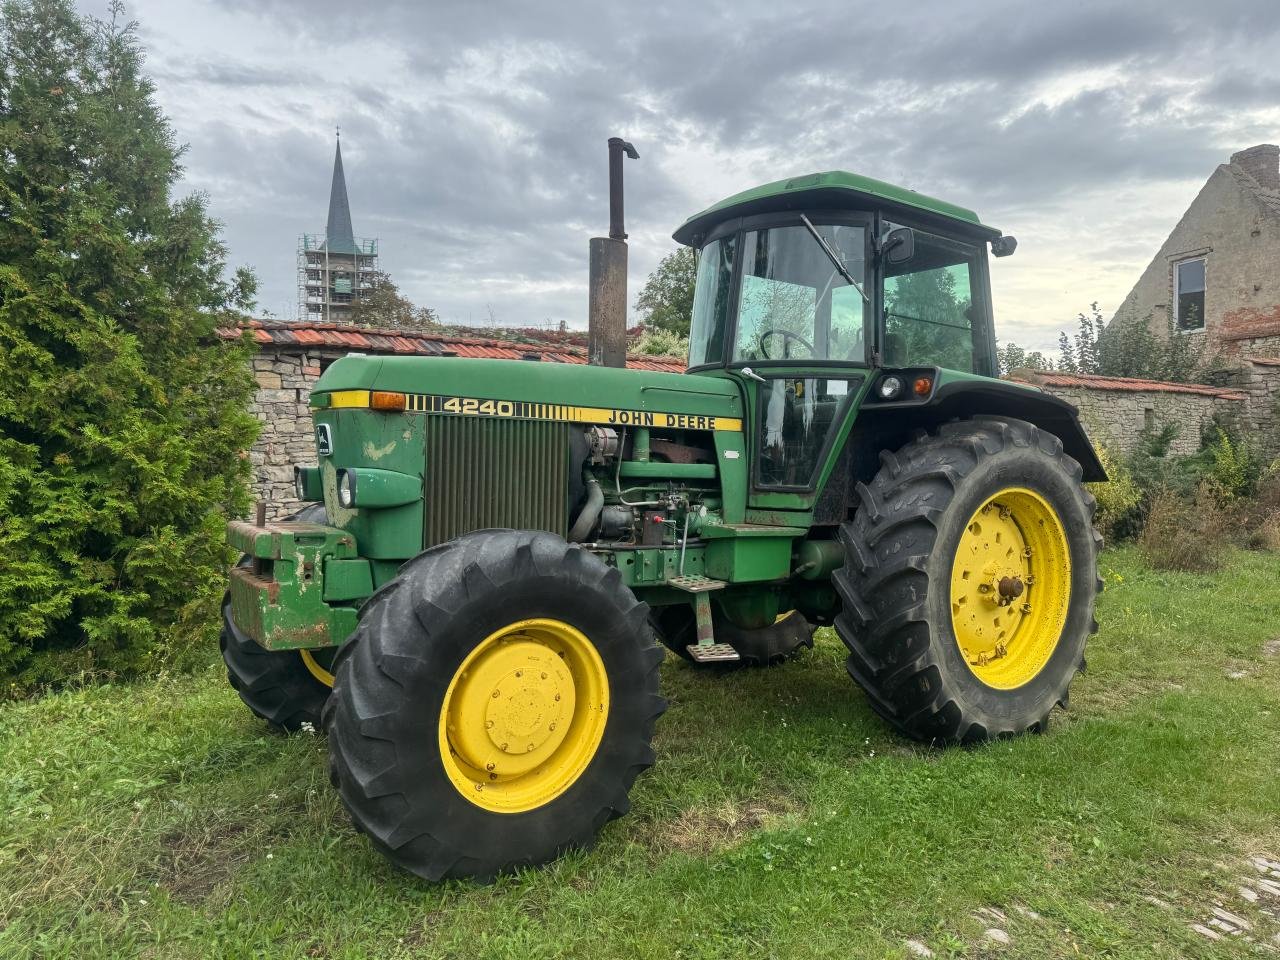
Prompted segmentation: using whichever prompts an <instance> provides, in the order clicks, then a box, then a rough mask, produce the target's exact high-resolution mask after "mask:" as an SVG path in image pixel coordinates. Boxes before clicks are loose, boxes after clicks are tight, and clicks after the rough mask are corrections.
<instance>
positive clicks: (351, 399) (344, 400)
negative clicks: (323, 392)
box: [329, 390, 369, 410]
mask: <svg viewBox="0 0 1280 960" xmlns="http://www.w3.org/2000/svg"><path fill="white" fill-rule="evenodd" d="M368 406H369V391H368V390H335V391H333V393H331V394H329V409H330V410H339V409H342V408H344V407H368Z"/></svg>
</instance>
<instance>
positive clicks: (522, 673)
mask: <svg viewBox="0 0 1280 960" xmlns="http://www.w3.org/2000/svg"><path fill="white" fill-rule="evenodd" d="M516 676H517V677H523V676H524V671H523V670H517V671H516Z"/></svg>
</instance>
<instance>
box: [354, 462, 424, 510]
mask: <svg viewBox="0 0 1280 960" xmlns="http://www.w3.org/2000/svg"><path fill="white" fill-rule="evenodd" d="M420 499H422V478H421V477H419V476H416V475H414V474H409V473H399V472H397V471H395V470H378V469H375V468H374V467H360V468H358V469H356V468H352V467H347V468H346V469H344V470H339V471H338V503H340V504H342V506H344V507H347V508H351V507H359V508H360V509H361V510H364V509H369V508H372V509H379V508H385V507H402V506H404V505H405V504H406V503H413V502H414V501H415V500H420Z"/></svg>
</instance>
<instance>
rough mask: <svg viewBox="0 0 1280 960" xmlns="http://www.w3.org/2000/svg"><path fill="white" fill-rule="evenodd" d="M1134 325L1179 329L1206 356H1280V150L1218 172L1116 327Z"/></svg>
mask: <svg viewBox="0 0 1280 960" xmlns="http://www.w3.org/2000/svg"><path fill="white" fill-rule="evenodd" d="M1129 321H1138V322H1142V321H1146V322H1149V323H1151V324H1152V325H1153V327H1154V328H1155V332H1156V334H1157V335H1159V336H1164V335H1165V334H1166V332H1167V331H1168V329H1169V327H1170V325H1172V327H1173V329H1174V331H1176V333H1177V335H1179V336H1189V337H1193V338H1195V339H1196V340H1197V341H1198V342H1200V343H1202V344H1203V345H1204V348H1205V354H1206V356H1214V355H1219V354H1221V355H1223V356H1224V357H1227V358H1237V357H1244V356H1260V355H1268V356H1280V147H1277V146H1275V145H1273V144H1269V143H1264V144H1259V145H1258V146H1256V147H1250V148H1249V149H1248V150H1242V151H1240V152H1239V153H1236V154H1233V155H1232V157H1231V160H1230V162H1228V163H1224V164H1221V165H1219V166H1218V168H1217V169H1216V170H1214V172H1213V174H1212V175H1211V176H1210V177H1209V179H1208V180H1207V181H1206V182H1205V185H1204V186H1203V187H1202V188H1201V190H1200V192H1199V194H1197V195H1196V198H1195V199H1194V200H1193V201H1192V202H1191V206H1189V207H1188V208H1187V211H1186V212H1185V213H1184V214H1183V215H1182V219H1181V220H1179V221H1178V224H1177V226H1175V227H1174V228H1173V232H1172V233H1170V234H1169V237H1168V239H1166V240H1165V242H1164V243H1163V244H1162V245H1161V247H1160V249H1159V250H1158V251H1157V252H1156V255H1155V257H1154V259H1152V261H1151V263H1150V265H1149V266H1148V267H1147V269H1146V270H1144V271H1143V273H1142V276H1141V277H1140V278H1139V279H1138V282H1137V283H1136V284H1135V285H1134V287H1133V289H1132V290H1131V291H1130V292H1129V295H1128V296H1127V297H1125V299H1124V302H1123V303H1121V305H1120V308H1119V309H1118V310H1117V311H1116V314H1115V317H1114V318H1113V319H1112V321H1111V323H1112V324H1115V323H1124V322H1129Z"/></svg>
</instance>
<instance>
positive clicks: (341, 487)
mask: <svg viewBox="0 0 1280 960" xmlns="http://www.w3.org/2000/svg"><path fill="white" fill-rule="evenodd" d="M338 503H340V504H342V505H343V506H344V507H353V506H355V503H356V475H355V474H354V473H353V472H352V471H350V470H340V471H338Z"/></svg>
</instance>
